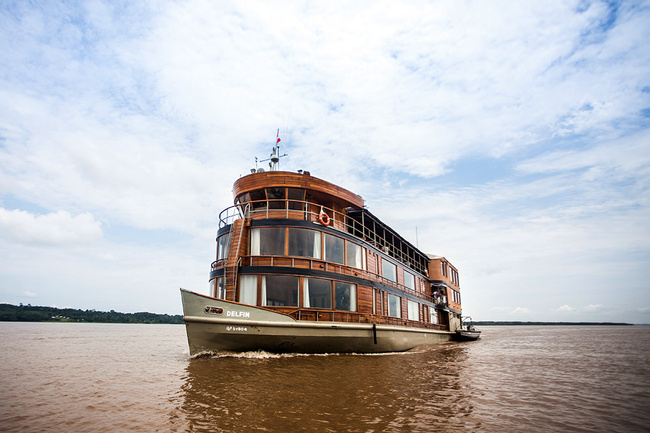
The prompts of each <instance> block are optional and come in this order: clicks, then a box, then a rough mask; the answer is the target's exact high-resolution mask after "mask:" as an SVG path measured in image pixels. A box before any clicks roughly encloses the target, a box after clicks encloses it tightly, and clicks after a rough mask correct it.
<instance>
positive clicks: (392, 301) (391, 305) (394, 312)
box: [388, 293, 402, 317]
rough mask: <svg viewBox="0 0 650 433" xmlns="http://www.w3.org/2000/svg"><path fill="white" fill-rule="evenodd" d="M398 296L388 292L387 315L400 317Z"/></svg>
mask: <svg viewBox="0 0 650 433" xmlns="http://www.w3.org/2000/svg"><path fill="white" fill-rule="evenodd" d="M399 301H400V298H399V296H397V295H392V294H390V293H389V294H388V315H389V316H391V317H402V307H401V305H400V302H399Z"/></svg>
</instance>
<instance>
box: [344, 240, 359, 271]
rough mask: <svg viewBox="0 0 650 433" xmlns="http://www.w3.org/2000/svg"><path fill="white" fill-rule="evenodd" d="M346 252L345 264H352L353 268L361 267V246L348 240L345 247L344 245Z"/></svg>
mask: <svg viewBox="0 0 650 433" xmlns="http://www.w3.org/2000/svg"><path fill="white" fill-rule="evenodd" d="M346 250H347V251H346V252H347V255H348V257H347V259H346V261H345V264H346V265H348V266H352V267H355V268H359V269H362V267H361V246H359V245H357V244H355V243H353V242H350V241H348V243H347V247H346Z"/></svg>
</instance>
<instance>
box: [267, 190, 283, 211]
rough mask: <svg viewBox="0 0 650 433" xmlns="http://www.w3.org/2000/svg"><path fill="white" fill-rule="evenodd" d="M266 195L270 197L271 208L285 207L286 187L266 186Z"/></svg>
mask: <svg viewBox="0 0 650 433" xmlns="http://www.w3.org/2000/svg"><path fill="white" fill-rule="evenodd" d="M266 196H267V197H268V199H269V209H284V207H285V201H284V200H285V189H284V188H266Z"/></svg>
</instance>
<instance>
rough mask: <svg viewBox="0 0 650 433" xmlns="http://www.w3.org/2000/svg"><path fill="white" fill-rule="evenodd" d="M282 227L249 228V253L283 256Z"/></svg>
mask: <svg viewBox="0 0 650 433" xmlns="http://www.w3.org/2000/svg"><path fill="white" fill-rule="evenodd" d="M284 232H285V230H284V227H260V228H256V229H253V230H251V255H253V256H260V255H262V256H283V255H284Z"/></svg>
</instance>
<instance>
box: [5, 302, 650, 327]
mask: <svg viewBox="0 0 650 433" xmlns="http://www.w3.org/2000/svg"><path fill="white" fill-rule="evenodd" d="M0 322H75V323H169V324H178V325H180V324H183V323H184V322H183V316H182V315H180V314H176V315H170V314H156V313H147V312H141V313H120V312H117V311H114V310H111V311H96V310H77V309H73V308H56V307H41V306H32V305H29V304H28V305H22V304H21V305H12V304H0ZM472 323H473V325H474V326H643V325H634V324H632V323H617V322H522V321H486V320H475V321H473V322H472Z"/></svg>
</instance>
